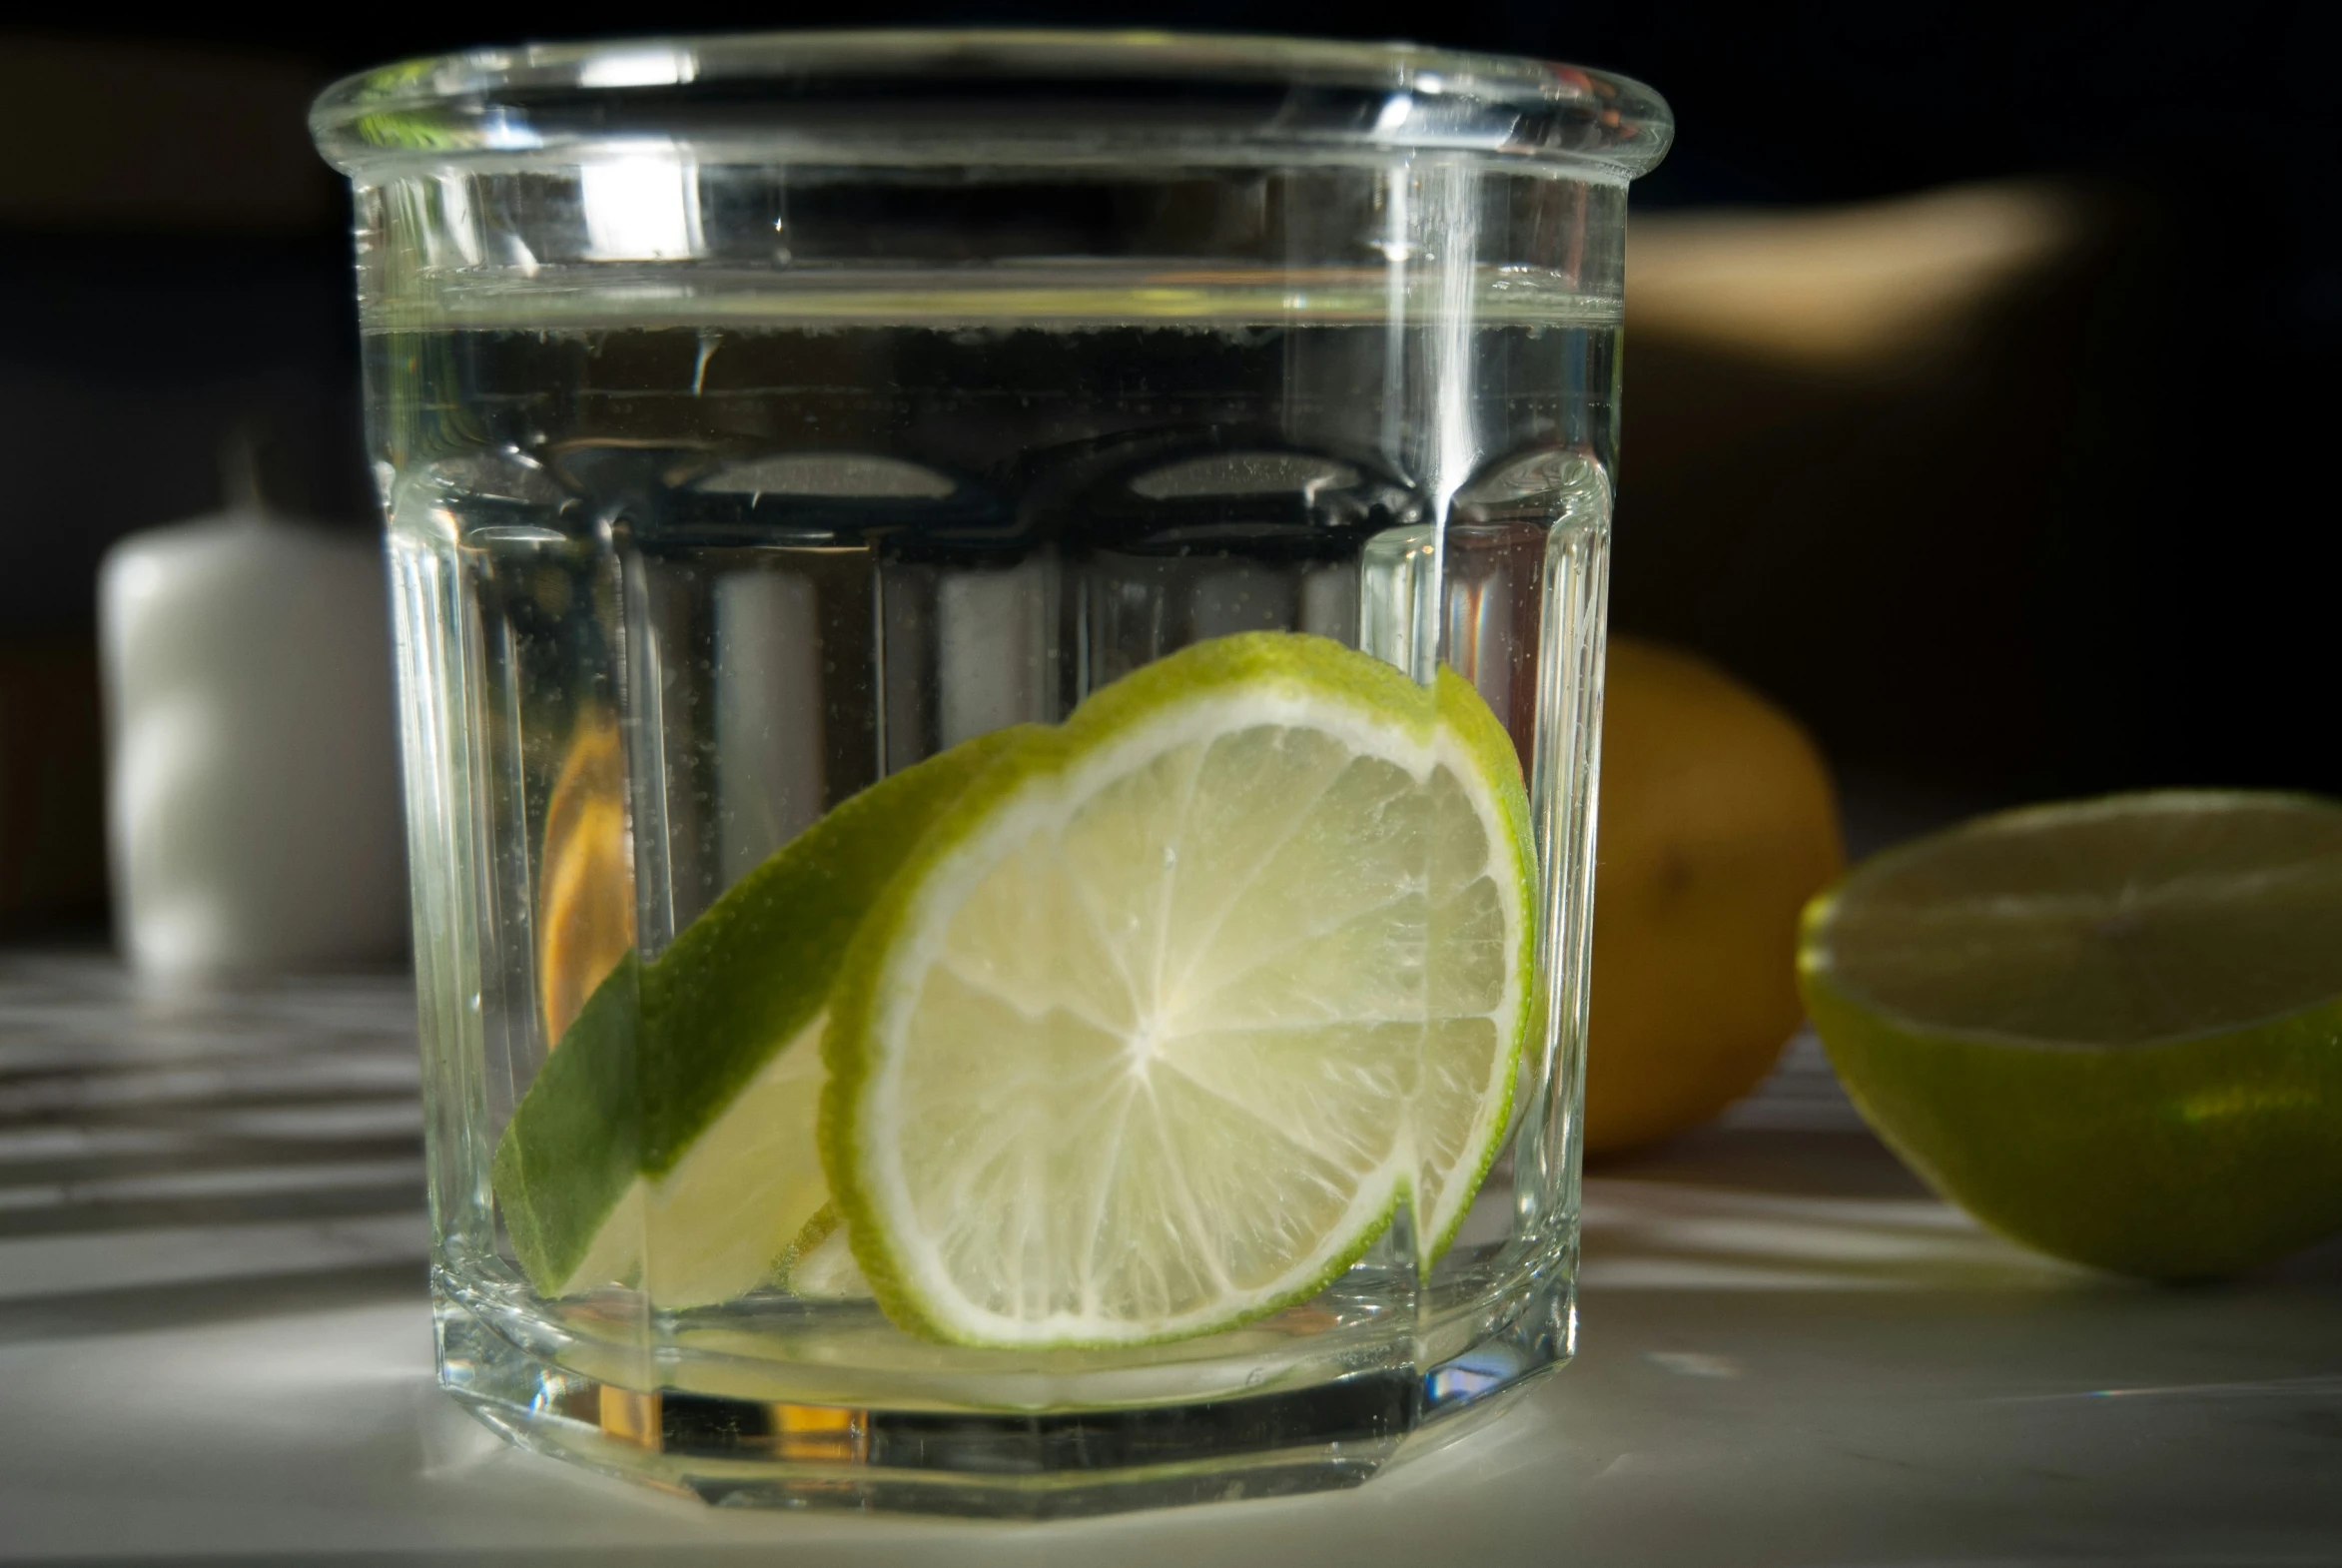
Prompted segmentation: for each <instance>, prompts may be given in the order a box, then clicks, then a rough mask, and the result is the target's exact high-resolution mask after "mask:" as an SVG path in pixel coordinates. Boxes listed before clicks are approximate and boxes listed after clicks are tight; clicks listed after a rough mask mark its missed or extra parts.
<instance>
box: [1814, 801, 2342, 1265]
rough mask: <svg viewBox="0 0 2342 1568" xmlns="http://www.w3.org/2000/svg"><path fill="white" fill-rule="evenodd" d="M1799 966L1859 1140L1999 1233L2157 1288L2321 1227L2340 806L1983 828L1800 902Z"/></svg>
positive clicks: (2111, 808) (2038, 813)
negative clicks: (1869, 1139)
mask: <svg viewBox="0 0 2342 1568" xmlns="http://www.w3.org/2000/svg"><path fill="white" fill-rule="evenodd" d="M1799 973H1800V980H1801V984H1802V987H1803V989H1804V992H1805V997H1806V1003H1807V1006H1808V1008H1809V1009H1810V1010H1811V1011H1812V1014H1813V1017H1814V1022H1815V1025H1816V1028H1817V1029H1818V1030H1819V1031H1820V1033H1821V1036H1822V1040H1823V1043H1824V1045H1825V1046H1826V1047H1827V1048H1828V1049H1829V1052H1830V1057H1831V1060H1832V1062H1833V1063H1835V1064H1836V1066H1837V1068H1838V1073H1839V1077H1840V1078H1841V1079H1842V1080H1843V1081H1844V1082H1845V1084H1846V1087H1847V1090H1848V1093H1849V1094H1850V1095H1851V1096H1852V1097H1853V1099H1854V1101H1855V1104H1856V1105H1857V1106H1859V1107H1860V1108H1861V1109H1862V1111H1863V1114H1864V1115H1865V1116H1866V1117H1868V1118H1869V1119H1870V1121H1871V1123H1872V1125H1873V1126H1874V1127H1876V1128H1877V1129H1878V1130H1879V1133H1880V1135H1881V1136H1882V1137H1883V1138H1885V1139H1886V1140H1887V1142H1888V1143H1889V1144H1890V1145H1892V1146H1893V1147H1894V1148H1895V1149H1896V1151H1897V1152H1898V1153H1900V1154H1901V1155H1902V1156H1903V1157H1904V1159H1905V1160H1906V1161H1907V1162H1909V1163H1910V1164H1911V1166H1912V1167H1913V1168H1914V1169H1915V1170H1916V1171H1918V1172H1919V1173H1920V1174H1921V1176H1924V1177H1926V1178H1927V1179H1928V1180H1929V1181H1931V1182H1932V1183H1934V1184H1935V1185H1936V1186H1937V1187H1938V1188H1939V1189H1940V1190H1942V1191H1944V1192H1945V1193H1946V1194H1948V1195H1949V1196H1951V1197H1952V1198H1953V1199H1955V1200H1957V1201H1958V1202H1960V1203H1961V1204H1963V1205H1965V1206H1966V1207H1967V1208H1968V1209H1969V1210H1970V1211H1972V1212H1973V1213H1974V1214H1976V1216H1977V1217H1978V1218H1980V1219H1983V1220H1984V1221H1985V1222H1986V1223H1988V1224H1991V1225H1993V1226H1994V1227H1996V1228H1998V1229H2000V1230H2002V1231H2004V1232H2006V1233H2007V1234H2008V1235H2010V1236H2012V1237H2014V1238H2016V1239H2017V1240H2020V1241H2024V1242H2027V1243H2029V1244H2031V1245H2033V1246H2036V1247H2039V1248H2040V1249H2042V1250H2043V1251H2047V1252H2051V1253H2054V1254H2056V1255H2058V1256H2061V1257H2066V1258H2070V1259H2072V1260H2074V1261H2077V1262H2083V1263H2089V1264H2093V1265H2096V1266H2098V1267H2102V1268H2108V1269H2113V1270H2116V1271H2119V1272H2123V1273H2131V1274H2139V1275H2144V1276H2149V1277H2162V1278H2173V1277H2187V1276H2195V1275H2211V1274H2223V1273H2229V1272H2233V1271H2235V1270H2237V1269H2240V1268H2246V1267H2250V1266H2252V1265H2253V1264H2255V1263H2259V1262H2262V1261H2265V1260H2267V1259H2269V1258H2272V1257H2276V1256H2279V1255H2281V1254H2282V1253H2284V1252H2287V1251H2289V1250H2291V1249H2293V1248H2295V1247H2297V1246H2300V1245H2302V1244H2304V1243H2306V1242H2308V1241H2311V1240H2314V1239H2316V1238H2317V1237H2318V1236H2320V1235H2323V1234H2325V1233H2327V1232H2329V1231H2331V1230H2334V1229H2336V1228H2337V1227H2342V803H2337V802H2334V801H2330V800H2323V799H2318V798H2314V797H2310V796H2302V795H2280V794H2267V793H2253V792H2204V791H2185V792H2180V791H2171V792H2159V793H2151V794H2139V795H2118V796H2111V797H2108V798H2105V799H2102V800H2090V801H2080V802H2075V803H2071V804H2063V805H2053V806H2041V807H2033V808H2030V809H2026V810H2021V811H2013V812H2008V813H2005V814H2002V815H1999V816H1993V817H1986V818H1983V819H1982V820H1980V821H1977V822H1973V823H1969V824H1967V825H1966V826H1963V827H1959V828H1954V829H1952V830H1951V831H1949V832H1946V833H1941V834H1937V835H1935V836H1933V837H1930V838H1926V839H1923V840H1920V841H1919V842H1917V843H1915V844H1912V845H1909V846H1907V847H1905V848H1902V849H1898V850H1895V851H1893V852H1891V853H1888V854H1885V855H1881V856H1878V857H1876V858H1874V859H1872V860H1870V861H1868V862H1866V863H1865V864H1863V865H1862V866H1860V867H1858V868H1857V869H1856V870H1855V871H1854V873H1853V874H1852V875H1850V876H1849V877H1847V879H1846V880H1845V881H1844V882H1843V883H1841V884H1840V885H1839V886H1838V887H1837V888H1836V889H1834V890H1832V891H1831V892H1829V893H1826V894H1824V895H1823V896H1822V897H1821V898H1819V899H1817V900H1815V902H1814V903H1813V904H1812V905H1811V906H1810V907H1809V908H1808V909H1807V911H1806V917H1805V935H1804V941H1803V948H1802V951H1801V954H1800V957H1799Z"/></svg>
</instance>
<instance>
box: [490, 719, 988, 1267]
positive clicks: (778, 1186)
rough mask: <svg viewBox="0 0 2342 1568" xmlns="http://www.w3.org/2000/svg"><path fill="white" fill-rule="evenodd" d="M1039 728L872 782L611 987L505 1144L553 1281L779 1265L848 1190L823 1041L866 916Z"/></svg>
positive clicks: (561, 1051)
mask: <svg viewBox="0 0 2342 1568" xmlns="http://www.w3.org/2000/svg"><path fill="white" fill-rule="evenodd" d="M1030 733H1033V732H1032V731H1031V730H1030V729H1027V728H1019V729H1009V730H998V731H995V732H993V733H992V734H989V735H984V736H980V737H978V738H977V739H975V740H971V741H969V742H967V743H965V744H964V745H960V746H956V747H954V748H953V749H952V750H950V751H948V752H945V753H943V754H941V755H940V756H936V757H932V758H930V759H928V760H927V761H925V762H923V763H920V764H919V765H918V766H916V767H912V768H907V769H905V770H904V771H903V772H901V773H898V774H895V775H894V776H892V777H891V778H888V779H886V780H884V781H882V782H880V783H878V784H875V785H873V786H872V787H870V788H869V789H867V790H864V791H863V792H862V793H861V794H859V795H856V796H854V797H853V798H852V799H850V800H848V801H846V802H844V803H843V804H841V805H840V806H838V807H837V808H836V809H835V810H833V811H831V812H830V813H829V814H828V815H826V816H824V817H823V818H822V819H821V820H820V821H818V822H816V823H815V824H814V825H813V826H811V827H810V828H807V829H806V830H805V831H804V832H803V833H802V834H800V835H798V836H797V837H796V838H795V839H793V840H792V841H790V842H789V843H788V844H786V845H784V846H783V847H782V848H781V849H780V850H779V851H778V852H776V853H775V854H774V855H773V856H772V858H771V859H769V860H767V861H766V862H765V863H764V864H763V865H761V866H759V867H757V868H756V870H754V871H752V872H750V873H749V874H748V875H747V876H745V877H743V878H741V879H740V881H739V882H737V883H736V884H734V885H733V887H732V888H731V889H730V890H729V891H728V892H726V893H725V894H724V896H723V897H722V898H720V899H718V900H717V901H716V902H715V903H714V904H713V905H712V906H710V907H709V909H708V910H707V912H706V913H705V914H703V915H701V916H700V917H699V919H697V920H695V921H693V922H692V923H691V924H690V925H689V926H688V927H686V928H685V929H684V930H683V931H682V933H681V934H680V935H678V936H677V937H676V939H675V941H674V942H673V943H672V944H671V945H670V946H669V947H668V948H667V950H666V952H665V953H663V954H661V955H660V956H659V957H658V958H657V959H656V960H654V961H653V962H651V963H649V964H647V965H645V964H640V963H638V962H636V961H635V959H634V958H633V957H632V956H629V957H628V958H627V959H626V960H625V961H623V962H622V963H620V964H619V966H618V967H617V968H616V969H615V970H613V971H612V972H611V974H610V976H609V978H608V979H607V980H605V981H604V982H603V983H602V984H601V985H600V986H599V987H598V988H597V989H596V990H595V991H594V993H593V995H592V996H591V997H590V998H588V999H587V1001H586V1004H585V1006H584V1008H583V1009H582V1010H580V1012H579V1013H578V1016H577V1020H576V1022H575V1023H573V1024H572V1025H571V1026H570V1027H569V1029H568V1031H567V1032H566V1033H565V1034H563V1035H562V1037H561V1040H560V1042H559V1044H558V1045H557V1046H556V1048H555V1049H554V1051H553V1053H552V1054H551V1056H549V1057H548V1058H547V1059H546V1061H545V1064H544V1066H543V1067H542V1068H541V1069H540V1070H539V1071H538V1073H537V1075H536V1078H535V1079H534V1081H533V1082H531V1084H530V1085H529V1088H528V1092H527V1094H526V1095H524V1096H523V1097H522V1098H521V1101H520V1104H519V1106H518V1107H517V1108H516V1109H515V1110H514V1112H513V1114H512V1120H511V1123H510V1124H509V1125H508V1126H507V1127H506V1128H505V1130H504V1136H503V1138H502V1139H501V1141H500V1142H499V1143H498V1144H497V1146H496V1156H495V1168H494V1180H495V1190H496V1195H497V1197H498V1198H499V1199H500V1200H501V1202H502V1205H503V1212H504V1220H505V1227H506V1230H507V1232H508V1233H509V1234H510V1236H511V1238H512V1247H513V1252H514V1255H515V1256H516V1257H518V1259H519V1260H520V1265H521V1267H522V1269H523V1270H524V1271H525V1272H526V1273H527V1275H528V1278H529V1281H530V1282H531V1283H532V1284H534V1285H535V1286H536V1288H537V1289H538V1290H539V1291H540V1292H542V1293H544V1294H547V1295H569V1294H574V1293H576V1292H578V1291H580V1290H585V1289H591V1288H593V1287H595V1286H598V1285H603V1284H608V1283H611V1282H615V1281H623V1280H627V1279H639V1280H640V1281H641V1282H642V1283H643V1284H645V1285H646V1286H647V1288H648V1289H649V1292H650V1295H651V1298H652V1299H653V1300H654V1301H655V1302H656V1303H657V1304H659V1305H661V1306H668V1307H685V1306H697V1305H704V1304H707V1303H709V1302H715V1301H724V1300H729V1299H731V1298H732V1297H734V1296H737V1295H740V1294H743V1293H744V1292H746V1291H747V1290H749V1289H752V1288H754V1287H755V1286H756V1285H757V1284H758V1283H760V1282H762V1280H763V1279H764V1278H765V1277H766V1276H767V1275H768V1274H769V1272H770V1271H771V1269H772V1266H773V1263H774V1260H775V1259H776V1258H778V1257H779V1256H780V1255H781V1253H782V1252H783V1250H784V1249H786V1248H787V1247H788V1245H789V1243H790V1242H791V1240H792V1239H793V1238H794V1237H795V1236H796V1235H797V1234H798V1232H799V1231H800V1230H801V1229H802V1228H803V1227H804V1225H805V1223H806V1221H807V1220H808V1219H809V1218H811V1217H812V1215H813V1214H814V1212H815V1211H816V1210H818V1209H819V1208H820V1207H821V1206H822V1205H823V1204H824V1203H825V1202H827V1201H828V1195H829V1194H828V1188H827V1186H826V1184H825V1182H824V1181H823V1178H822V1172H821V1164H820V1157H819V1154H818V1152H817V1148H816V1141H815V1119H816V1113H817V1111H818V1108H819V1104H820V1096H821V1085H822V1077H823V1069H822V1064H821V1056H820V1052H819V1050H818V1048H817V1044H816V1043H817V1042H818V1041H819V1039H820V1037H821V1033H822V1009H823V1007H824V1004H825V1003H826V1002H827V1000H828V995H829V983H830V979H831V977H832V976H833V975H834V974H835V973H836V972H837V969H838V965H839V961H840V959H841V958H842V957H843V955H844V953H845V951H846V948H847V945H848V943H849V942H851V940H852V938H853V935H854V930H855V927H856V926H857V925H858V924H859V923H860V921H861V919H862V915H863V912H864V911H865V910H866V909H867V908H868V907H869V905H870V902H871V900H872V899H873V898H874V897H876V895H877V893H878V891H879V890H880V889H881V888H882V887H884V886H885V884H886V882H887V879H888V878H889V877H890V876H892V875H893V873H894V871H895V869H896V867H897V866H899V865H900V864H902V862H903V860H904V858H905V857H906V856H907V855H908V854H909V853H910V852H911V849H912V846H913V845H915V844H916V843H917V842H918V840H919V837H920V835H921V834H922V833H923V832H924V831H925V830H926V828H927V825H928V824H929V823H930V822H931V821H933V820H934V819H935V817H936V816H937V814H938V813H939V812H940V811H941V810H942V808H944V807H945V806H947V805H948V804H950V802H951V801H952V800H953V799H954V798H956V797H957V796H958V795H959V794H960V792H961V791H962V790H964V789H965V788H966V787H967V785H968V783H969V781H970V780H972V779H973V778H975V777H976V776H977V775H978V774H980V773H982V772H983V771H984V770H985V769H986V768H987V767H989V766H991V764H992V763H993V762H994V761H995V760H996V759H997V758H999V757H1000V756H1001V755H1003V754H1004V753H1005V752H1007V751H1008V750H1010V749H1011V748H1012V747H1014V746H1015V745H1016V744H1017V742H1018V741H1019V739H1020V738H1021V737H1023V736H1025V735H1028V734H1030Z"/></svg>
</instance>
